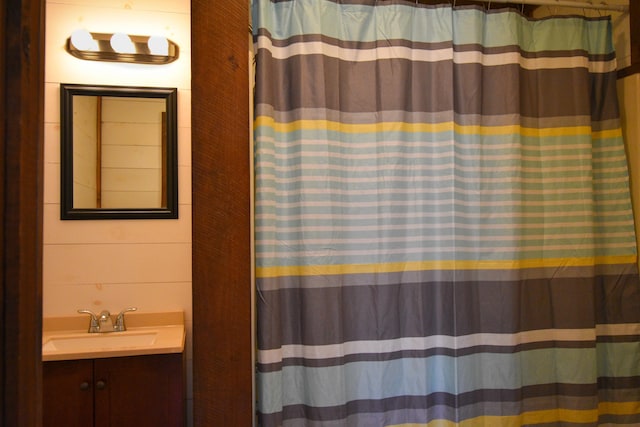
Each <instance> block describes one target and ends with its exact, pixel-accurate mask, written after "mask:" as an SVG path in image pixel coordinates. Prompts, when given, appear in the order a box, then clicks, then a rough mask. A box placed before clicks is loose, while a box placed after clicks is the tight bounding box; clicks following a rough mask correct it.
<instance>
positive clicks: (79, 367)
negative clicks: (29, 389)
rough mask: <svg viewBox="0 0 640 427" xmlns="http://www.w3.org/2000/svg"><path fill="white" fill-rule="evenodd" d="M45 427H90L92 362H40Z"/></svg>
mask: <svg viewBox="0 0 640 427" xmlns="http://www.w3.org/2000/svg"><path fill="white" fill-rule="evenodd" d="M42 370H43V372H42V378H43V379H42V392H43V408H42V418H43V423H42V425H43V426H44V427H61V426H65V427H93V361H92V360H69V361H60V362H45V363H43V365H42Z"/></svg>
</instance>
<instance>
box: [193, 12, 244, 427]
mask: <svg viewBox="0 0 640 427" xmlns="http://www.w3.org/2000/svg"><path fill="white" fill-rule="evenodd" d="M191 23H192V70H191V71H192V80H191V81H192V88H191V89H192V90H191V93H192V113H191V116H192V122H191V123H192V181H193V183H192V194H193V217H192V218H193V325H194V328H193V394H194V425H195V427H209V426H233V427H249V426H251V422H252V418H253V398H252V384H253V379H252V373H253V369H254V368H253V364H252V357H251V354H252V348H253V342H252V339H251V329H252V328H251V326H252V321H251V301H252V299H251V292H252V291H251V235H250V224H251V214H250V188H251V186H250V183H251V181H250V180H251V176H250V169H249V164H250V161H251V160H250V159H251V154H250V149H249V148H250V146H249V60H248V57H249V33H248V28H249V7H248V4H247V2H246V1H244V2H243V1H229V0H192V2H191Z"/></svg>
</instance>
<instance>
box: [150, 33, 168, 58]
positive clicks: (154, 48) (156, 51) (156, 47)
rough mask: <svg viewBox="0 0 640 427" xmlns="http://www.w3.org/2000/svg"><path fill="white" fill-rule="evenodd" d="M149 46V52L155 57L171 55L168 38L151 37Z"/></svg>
mask: <svg viewBox="0 0 640 427" xmlns="http://www.w3.org/2000/svg"><path fill="white" fill-rule="evenodd" d="M147 46H149V52H151V54H153V55H164V56H167V55H169V41H168V40H167V38H166V37H162V36H151V37H149V40H148V41H147Z"/></svg>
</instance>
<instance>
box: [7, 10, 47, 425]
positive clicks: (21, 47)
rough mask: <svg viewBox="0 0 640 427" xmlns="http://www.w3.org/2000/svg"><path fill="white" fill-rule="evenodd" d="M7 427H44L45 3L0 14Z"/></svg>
mask: <svg viewBox="0 0 640 427" xmlns="http://www.w3.org/2000/svg"><path fill="white" fill-rule="evenodd" d="M0 22H1V23H2V24H1V25H0V62H1V63H0V70H1V71H0V73H1V74H0V132H1V133H2V140H1V141H0V170H1V173H0V180H1V182H0V203H1V204H2V206H1V207H0V218H1V224H2V226H1V227H0V234H1V235H2V242H3V243H2V247H1V249H0V251H1V252H2V263H0V271H1V275H2V291H1V292H0V323H1V324H2V328H1V330H2V332H1V334H2V337H1V338H2V339H1V340H0V343H1V344H0V346H2V348H1V349H0V362H1V363H0V364H1V365H2V367H1V369H0V371H1V372H0V381H1V382H2V384H1V385H0V390H1V391H0V393H1V398H2V413H1V415H0V416H1V418H0V425H3V426H7V427H8V426H20V427H38V426H40V425H41V423H42V420H41V417H42V398H41V388H42V387H41V383H42V366H41V352H42V346H41V330H42V189H43V185H42V175H43V173H42V169H43V163H42V162H43V139H44V138H43V129H44V113H43V110H44V107H43V101H42V100H43V97H44V22H45V20H44V1H43V0H6V1H3V2H2V6H1V9H0Z"/></svg>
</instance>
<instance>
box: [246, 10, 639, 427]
mask: <svg viewBox="0 0 640 427" xmlns="http://www.w3.org/2000/svg"><path fill="white" fill-rule="evenodd" d="M252 11H253V33H254V42H255V52H256V89H255V122H254V129H255V131H254V137H255V148H254V150H255V180H256V184H255V201H256V202H255V227H256V228H255V230H256V231H255V233H256V237H255V251H256V280H257V297H256V300H257V310H258V319H257V323H258V326H257V340H258V351H257V380H256V381H257V411H258V420H259V424H260V425H261V426H264V427H271V426H307V427H320V426H322V427H338V426H348V427H351V426H363V427H377V426H407V427H408V426H414V427H417V426H438V427H441V426H454V425H456V426H457V425H459V426H465V427H476V426H488V427H493V426H524V425H527V426H531V425H536V426H578V425H579V426H596V425H602V426H605V425H607V426H609V425H626V426H632V425H634V426H637V425H640V345H639V341H640V287H639V281H638V274H637V264H636V262H637V256H636V243H635V236H634V224H633V217H632V208H631V202H630V194H629V183H628V171H627V160H626V156H625V151H624V146H623V141H622V137H621V130H620V123H619V113H618V109H617V99H616V60H615V53H614V50H613V47H612V33H611V23H610V19H608V18H599V19H587V18H584V17H579V16H571V17H554V18H548V19H541V20H534V19H530V18H527V17H525V16H523V15H522V14H520V13H519V11H518V10H514V9H507V10H505V9H501V10H489V11H487V10H484V9H483V8H481V7H475V6H464V7H452V6H451V5H449V4H445V5H437V6H427V5H422V4H417V3H416V2H413V1H401V0H390V1H374V0H253V3H252Z"/></svg>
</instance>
